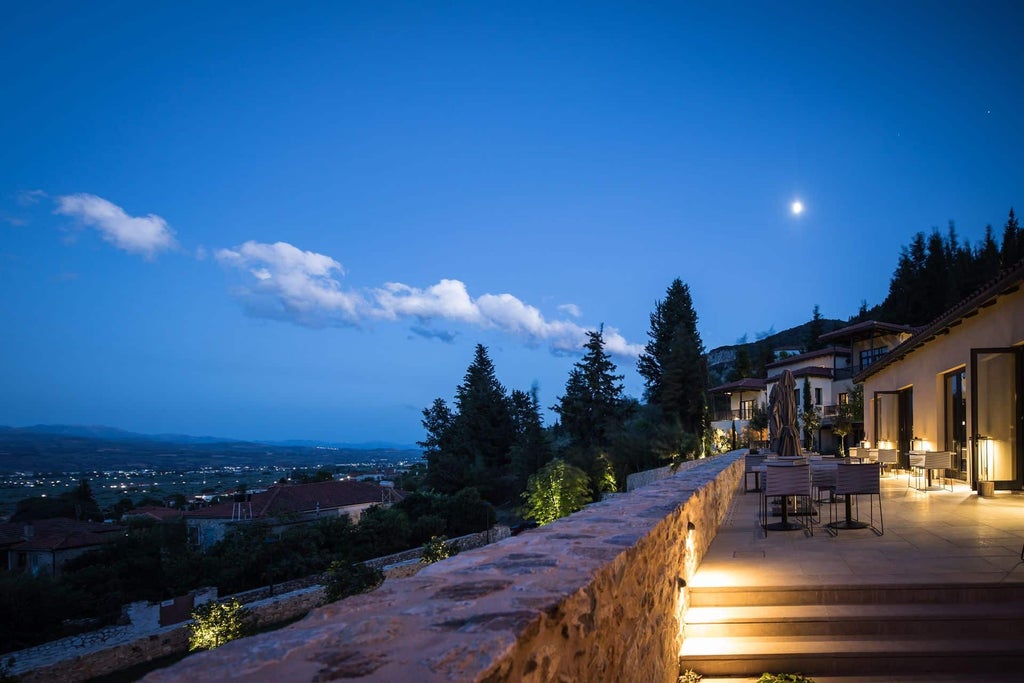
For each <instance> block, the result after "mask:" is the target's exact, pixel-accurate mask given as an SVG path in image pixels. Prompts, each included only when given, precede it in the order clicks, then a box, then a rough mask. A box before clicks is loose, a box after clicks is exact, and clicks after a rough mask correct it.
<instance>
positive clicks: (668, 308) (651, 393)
mask: <svg viewBox="0 0 1024 683" xmlns="http://www.w3.org/2000/svg"><path fill="white" fill-rule="evenodd" d="M647 336H648V337H650V341H648V342H647V346H646V347H645V348H644V353H643V354H642V355H641V356H640V359H639V360H638V362H637V372H639V373H640V376H641V377H643V378H644V384H645V385H646V390H645V396H646V398H647V401H648V402H649V403H652V404H655V405H658V406H660V407H661V409H662V412H663V413H664V415H665V417H666V419H668V420H673V421H678V422H679V424H680V426H681V427H682V428H683V429H684V430H686V431H688V432H690V433H693V434H702V433H703V432H704V429H705V424H706V412H707V411H706V402H705V394H706V393H707V382H708V379H707V365H706V362H705V360H704V343H703V342H702V341H701V338H700V332H698V331H697V313H696V312H695V311H694V310H693V300H692V299H691V298H690V288H689V287H688V286H687V285H684V284H683V283H682V282H681V281H680V280H679V279H678V278H676V279H675V280H674V281H673V282H672V284H671V285H669V287H668V290H667V291H666V293H665V300H664V301H658V302H656V303H655V305H654V312H653V313H651V329H650V330H649V331H648V332H647Z"/></svg>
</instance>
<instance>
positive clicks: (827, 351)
mask: <svg viewBox="0 0 1024 683" xmlns="http://www.w3.org/2000/svg"><path fill="white" fill-rule="evenodd" d="M832 355H836V356H849V355H850V349H848V348H846V347H845V346H830V347H828V348H824V349H818V350H817V351H808V352H807V353H801V354H800V355H799V356H790V357H789V358H783V359H782V360H777V361H775V362H774V363H768V364H767V365H765V366H764V367H765V368H766V369H767V368H782V367H785V366H787V365H792V364H793V363H799V362H801V361H805V360H810V359H812V358H820V357H822V356H832Z"/></svg>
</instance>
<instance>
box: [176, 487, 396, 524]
mask: <svg viewBox="0 0 1024 683" xmlns="http://www.w3.org/2000/svg"><path fill="white" fill-rule="evenodd" d="M392 494H393V498H389V500H391V499H401V498H402V497H403V494H402V493H401V492H400V491H395V490H394V489H385V488H384V487H382V486H379V485H377V484H373V483H370V482H364V481H320V482H314V483H312V484H290V485H289V484H283V485H282V484H278V485H275V486H271V487H270V488H269V489H267V491H266V492H265V493H255V494H253V496H252V499H251V504H252V516H253V518H260V517H273V516H276V515H280V514H286V513H304V512H314V511H316V510H317V509H320V510H331V509H336V508H342V507H349V506H351V505H365V504H367V503H380V502H382V501H384V500H385V499H386V497H387V496H391V495H392ZM234 506H235V504H234V503H220V504H218V505H211V506H210V507H207V508H201V509H199V510H192V511H190V512H186V513H185V517H190V518H204V519H220V518H231V517H232V512H233V510H234Z"/></svg>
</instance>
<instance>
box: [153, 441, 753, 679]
mask: <svg viewBox="0 0 1024 683" xmlns="http://www.w3.org/2000/svg"><path fill="white" fill-rule="evenodd" d="M742 455H743V451H735V452H733V453H729V454H726V455H722V456H718V457H715V458H711V459H708V460H705V461H701V462H700V463H699V464H697V465H696V466H693V467H692V469H689V470H687V471H680V472H677V473H675V474H673V475H672V476H669V477H667V478H665V479H662V480H660V481H656V482H654V483H651V484H649V485H647V486H644V487H643V488H640V489H637V490H635V491H633V492H632V493H630V494H626V495H621V496H617V497H615V498H613V499H610V500H607V501H602V502H600V503H595V504H593V505H590V506H588V507H587V508H586V509H585V510H582V511H581V512H578V513H576V514H574V515H571V516H570V517H567V518H564V519H561V520H558V521H557V522H554V523H552V524H549V525H546V526H544V527H541V528H539V529H535V530H532V531H528V532H526V533H523V534H520V535H519V536H515V537H512V538H508V539H506V540H504V541H501V542H500V543H496V544H493V545H490V546H487V547H484V548H480V549H478V550H472V551H468V552H465V553H461V554H459V555H457V556H455V557H453V558H450V559H448V560H445V561H443V562H438V563H436V564H434V565H431V566H429V567H427V568H425V569H424V570H423V571H421V572H419V573H418V574H417V575H415V576H413V577H410V578H405V579H396V580H389V581H387V582H385V584H384V585H383V586H382V587H381V588H379V589H377V590H376V591H374V592H372V593H368V594H364V595H359V596H355V597H353V598H349V599H347V600H344V601H341V602H338V603H334V604H333V605H328V606H326V607H322V608H319V609H316V610H314V611H313V612H311V613H310V614H309V615H308V616H307V617H306V618H305V619H303V620H302V621H300V622H298V623H295V624H292V625H290V626H288V627H286V628H283V629H281V630H278V631H275V632H272V633H267V634H263V635H260V636H255V637H252V638H246V639H243V640H239V641H235V642H233V643H229V644H227V645H225V646H223V647H221V648H219V649H217V650H214V651H212V652H205V653H201V654H198V655H194V656H191V657H189V658H187V659H186V660H184V661H182V662H179V663H178V664H176V665H175V666H173V667H170V668H168V669H163V670H160V671H155V672H153V673H151V674H150V675H149V676H147V677H146V678H145V679H144V680H145V681H148V682H149V683H166V682H169V681H193V680H225V681H226V680H245V681H267V682H272V683H280V682H281V681H332V680H343V679H344V680H362V681H416V683H430V682H434V681H477V682H480V683H503V682H511V681H523V682H526V683H547V682H549V681H550V682H554V681H558V682H563V683H569V682H571V681H609V682H611V681H645V682H646V681H651V682H658V681H660V682H662V683H675V681H676V679H677V677H678V673H679V669H678V657H679V651H680V648H681V645H682V639H683V634H682V624H683V623H684V616H685V610H686V607H687V604H686V603H687V592H686V590H685V585H686V582H688V581H689V580H690V578H691V577H692V575H693V573H694V572H695V571H696V568H697V566H698V565H699V564H700V560H701V558H702V557H703V554H704V553H705V552H706V550H707V548H708V546H709V545H710V544H711V541H712V539H713V538H714V535H715V532H716V531H717V529H718V526H719V524H720V523H721V521H722V519H723V517H724V516H725V513H726V511H727V510H728V508H729V503H730V501H731V500H732V496H733V494H734V493H735V492H736V490H737V489H738V488H739V483H740V480H741V479H742V477H743V458H742Z"/></svg>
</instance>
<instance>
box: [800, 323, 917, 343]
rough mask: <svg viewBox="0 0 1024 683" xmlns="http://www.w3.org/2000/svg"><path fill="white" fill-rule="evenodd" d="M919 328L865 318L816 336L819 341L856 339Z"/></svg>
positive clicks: (902, 332)
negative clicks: (862, 320)
mask: <svg viewBox="0 0 1024 683" xmlns="http://www.w3.org/2000/svg"><path fill="white" fill-rule="evenodd" d="M919 329H920V328H918V327H913V326H912V325H896V324H895V323H884V322H881V321H878V320H865V321H864V322H860V323H856V324H854V325H847V326H846V327H840V328H839V329H838V330H832V331H831V332H826V333H825V334H823V335H821V336H820V337H818V340H819V341H823V342H828V341H840V340H844V341H845V340H852V341H856V340H858V339H870V338H871V337H877V336H880V335H884V334H913V333H914V332H917V331H918V330H919Z"/></svg>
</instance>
